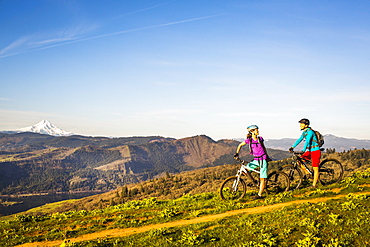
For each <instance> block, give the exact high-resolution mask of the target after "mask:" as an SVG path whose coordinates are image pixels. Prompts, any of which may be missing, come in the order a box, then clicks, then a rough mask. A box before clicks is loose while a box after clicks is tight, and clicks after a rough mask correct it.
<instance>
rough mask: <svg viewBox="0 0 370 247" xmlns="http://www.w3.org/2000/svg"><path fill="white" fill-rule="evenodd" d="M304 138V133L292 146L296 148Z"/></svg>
mask: <svg viewBox="0 0 370 247" xmlns="http://www.w3.org/2000/svg"><path fill="white" fill-rule="evenodd" d="M303 138H304V135H303V133H302V135H301V137H299V138H298V140H297V141H296V142H295V143H294V144H293V146H292V148H295V147H296V146H298V144H299V143H301V141H302V140H303Z"/></svg>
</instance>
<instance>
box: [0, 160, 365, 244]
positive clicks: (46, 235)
mask: <svg viewBox="0 0 370 247" xmlns="http://www.w3.org/2000/svg"><path fill="white" fill-rule="evenodd" d="M346 155H347V154H346ZM351 155H353V156H356V155H357V156H361V155H362V154H360V153H351V154H349V156H351ZM346 157H347V156H346ZM362 168H364V167H362ZM209 169H211V168H209ZM369 179H370V170H369V169H367V170H362V171H358V172H355V173H352V174H351V176H348V177H347V178H346V179H344V180H343V181H342V182H341V183H339V184H333V185H330V186H323V187H321V188H320V189H317V190H316V189H307V188H306V189H300V190H296V191H294V192H284V193H278V194H269V195H267V196H266V198H265V199H262V200H251V199H250V197H249V196H246V197H245V198H243V199H242V200H240V201H234V202H228V201H223V200H220V198H219V195H218V194H217V193H215V192H207V193H200V194H190V193H188V194H186V195H182V196H180V197H178V198H177V199H172V200H161V199H158V198H153V197H151V198H146V199H143V200H134V201H128V202H125V203H122V204H117V205H112V206H106V207H101V208H100V209H94V210H73V211H67V212H64V213H41V211H40V210H41V209H39V211H35V210H34V211H33V212H34V214H33V215H32V214H30V213H28V214H18V215H16V216H11V217H7V218H6V219H3V220H2V221H1V222H0V244H1V245H2V246H4V247H7V246H18V245H19V246H22V247H27V246H59V245H60V246H64V245H65V246H81V247H82V246H197V245H201V246H230V244H231V243H232V245H235V246H236V245H237V246H273V247H276V246H368V244H369V230H370V228H369V227H370V224H368V223H369V212H368V210H367V209H368V208H369V206H370V204H369V203H370V201H369V198H370V187H369V184H370V180H369ZM52 206H53V205H49V206H48V207H49V208H50V207H52ZM56 222H58V223H57V224H55V223H56ZM63 240H66V242H65V243H64V244H63ZM61 244H62V245H61Z"/></svg>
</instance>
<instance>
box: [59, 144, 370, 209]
mask: <svg viewBox="0 0 370 247" xmlns="http://www.w3.org/2000/svg"><path fill="white" fill-rule="evenodd" d="M323 158H333V159H337V160H339V161H341V163H342V164H343V167H344V178H346V177H349V176H351V175H352V174H353V173H355V172H359V171H364V170H366V169H368V168H370V150H353V151H349V152H341V153H331V154H324V155H323ZM289 163H291V159H290V158H288V159H283V160H278V161H272V162H270V171H273V170H277V169H279V167H281V166H283V165H285V164H289ZM238 168H239V165H238V164H235V162H233V163H231V164H229V165H223V166H217V167H209V168H203V169H198V170H194V171H187V172H182V173H179V174H168V173H167V175H166V176H165V177H161V178H155V179H151V180H149V181H145V182H141V183H137V184H130V185H125V186H122V187H120V188H118V189H116V190H114V191H110V192H107V193H104V194H99V195H94V196H89V197H86V198H82V199H79V200H77V201H72V202H66V203H64V204H62V205H61V206H59V207H56V208H54V209H53V212H65V211H69V210H93V209H97V208H104V207H107V206H112V205H117V204H120V203H123V202H127V201H131V200H142V199H145V198H151V197H156V198H158V199H176V198H179V197H181V196H182V195H185V194H199V193H205V192H217V191H218V189H219V187H220V185H221V183H222V181H223V180H224V179H226V178H227V177H229V176H233V175H235V173H236V170H237V169H238Z"/></svg>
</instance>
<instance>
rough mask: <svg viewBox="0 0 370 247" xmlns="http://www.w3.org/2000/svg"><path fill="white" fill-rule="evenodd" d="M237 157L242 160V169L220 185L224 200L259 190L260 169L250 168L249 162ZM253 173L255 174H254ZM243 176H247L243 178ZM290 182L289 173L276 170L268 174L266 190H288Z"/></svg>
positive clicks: (238, 197)
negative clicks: (247, 165)
mask: <svg viewBox="0 0 370 247" xmlns="http://www.w3.org/2000/svg"><path fill="white" fill-rule="evenodd" d="M235 159H236V160H237V161H239V162H240V169H239V170H238V171H237V173H236V175H235V176H232V177H228V178H227V179H225V181H224V182H223V183H222V185H221V187H220V196H221V198H222V199H223V200H237V199H241V198H243V197H244V196H245V194H246V193H247V191H250V192H251V194H252V193H253V191H255V192H256V193H257V192H258V190H259V185H260V179H259V175H258V174H259V173H260V171H259V170H257V169H253V170H248V169H247V167H246V166H245V165H246V164H247V163H249V162H247V161H245V160H242V159H240V158H239V157H235ZM252 173H254V174H255V175H252ZM257 175H258V177H257ZM242 176H245V177H246V178H242ZM289 184H290V181H289V177H288V175H287V174H285V173H284V172H282V171H274V172H272V173H270V174H269V175H268V176H267V183H266V192H267V193H270V192H273V193H278V192H283V191H288V190H289ZM256 193H255V194H256Z"/></svg>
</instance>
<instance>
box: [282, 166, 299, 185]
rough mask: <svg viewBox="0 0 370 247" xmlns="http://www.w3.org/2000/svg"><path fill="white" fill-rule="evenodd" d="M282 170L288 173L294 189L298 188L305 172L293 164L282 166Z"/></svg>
mask: <svg viewBox="0 0 370 247" xmlns="http://www.w3.org/2000/svg"><path fill="white" fill-rule="evenodd" d="M281 171H282V172H284V173H285V174H286V175H288V178H289V182H290V188H291V189H292V190H297V189H298V188H299V187H300V186H301V184H302V181H303V174H302V171H301V170H300V169H295V168H294V166H293V165H285V166H283V167H282V168H281Z"/></svg>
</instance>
